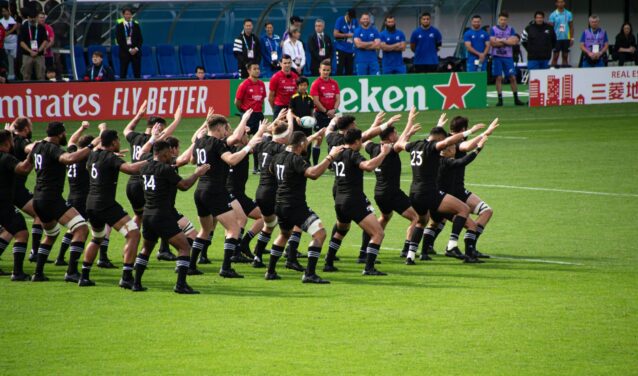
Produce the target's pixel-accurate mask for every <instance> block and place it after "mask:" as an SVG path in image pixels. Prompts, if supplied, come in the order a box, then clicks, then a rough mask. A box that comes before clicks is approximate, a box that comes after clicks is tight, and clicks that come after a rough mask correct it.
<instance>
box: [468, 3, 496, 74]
mask: <svg viewBox="0 0 638 376" xmlns="http://www.w3.org/2000/svg"><path fill="white" fill-rule="evenodd" d="M463 41H464V42H465V49H466V50H467V67H466V69H465V70H466V71H468V72H484V71H485V69H486V68H487V53H488V52H489V50H490V35H489V34H488V33H487V32H486V31H485V30H483V28H481V16H479V15H478V14H476V15H474V16H472V27H471V28H470V29H469V30H468V31H466V32H465V34H463Z"/></svg>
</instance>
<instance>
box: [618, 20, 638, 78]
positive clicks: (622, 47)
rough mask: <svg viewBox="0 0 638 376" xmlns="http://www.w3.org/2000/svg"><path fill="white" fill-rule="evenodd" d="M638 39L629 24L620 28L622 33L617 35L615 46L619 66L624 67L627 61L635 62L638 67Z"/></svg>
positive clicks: (626, 23)
mask: <svg viewBox="0 0 638 376" xmlns="http://www.w3.org/2000/svg"><path fill="white" fill-rule="evenodd" d="M636 47H637V46H636V37H635V36H634V31H633V28H632V27H631V24H630V23H629V22H625V23H624V24H623V25H622V27H621V28H620V33H618V35H616V43H615V44H614V49H615V58H616V60H618V65H619V66H621V67H622V66H623V65H625V62H627V61H633V62H634V64H636V65H638V51H636Z"/></svg>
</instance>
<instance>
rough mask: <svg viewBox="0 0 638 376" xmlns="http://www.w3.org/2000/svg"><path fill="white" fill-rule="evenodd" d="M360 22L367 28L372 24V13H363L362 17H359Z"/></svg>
mask: <svg viewBox="0 0 638 376" xmlns="http://www.w3.org/2000/svg"><path fill="white" fill-rule="evenodd" d="M359 23H360V24H361V26H363V27H364V28H367V27H368V26H370V13H368V12H364V13H362V14H361V17H360V18H359Z"/></svg>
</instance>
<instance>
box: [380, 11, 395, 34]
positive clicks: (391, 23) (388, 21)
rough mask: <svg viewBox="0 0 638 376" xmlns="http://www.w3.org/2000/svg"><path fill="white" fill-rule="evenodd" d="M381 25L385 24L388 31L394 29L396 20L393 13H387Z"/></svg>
mask: <svg viewBox="0 0 638 376" xmlns="http://www.w3.org/2000/svg"><path fill="white" fill-rule="evenodd" d="M383 26H385V28H386V29H387V30H388V31H394V30H396V28H397V21H396V20H395V19H394V16H393V15H391V14H388V15H387V16H385V20H383Z"/></svg>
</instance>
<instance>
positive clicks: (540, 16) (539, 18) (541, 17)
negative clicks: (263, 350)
mask: <svg viewBox="0 0 638 376" xmlns="http://www.w3.org/2000/svg"><path fill="white" fill-rule="evenodd" d="M534 22H535V23H536V24H537V25H542V24H543V23H544V22H545V12H543V11H542V10H537V11H536V12H535V13H534Z"/></svg>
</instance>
